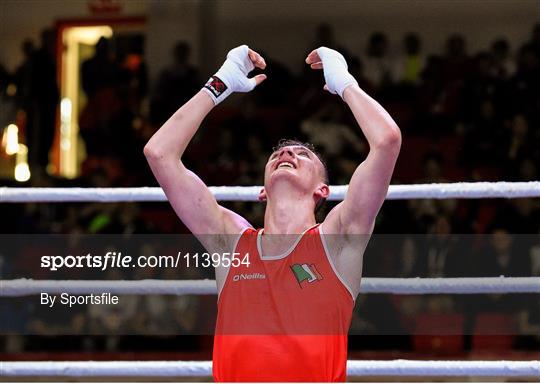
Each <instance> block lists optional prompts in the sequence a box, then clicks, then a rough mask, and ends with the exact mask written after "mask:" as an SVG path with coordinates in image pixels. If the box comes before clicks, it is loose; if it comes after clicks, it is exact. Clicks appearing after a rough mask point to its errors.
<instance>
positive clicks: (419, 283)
mask: <svg viewBox="0 0 540 384" xmlns="http://www.w3.org/2000/svg"><path fill="white" fill-rule="evenodd" d="M330 188H331V195H330V198H329V200H342V199H343V198H344V196H345V194H346V191H347V186H346V185H340V186H332V187H330ZM260 189H261V187H259V186H251V187H210V190H211V191H212V193H213V194H214V196H215V197H216V199H217V200H220V201H257V196H258V194H259V191H260ZM526 197H540V182H538V181H534V182H493V183H491V182H478V183H446V184H444V183H441V184H411V185H391V186H390V188H389V191H388V195H387V199H389V200H397V199H450V198H453V199H455V198H458V199H479V198H526ZM135 201H147V202H153V201H167V199H166V196H165V194H164V193H163V191H162V189H161V188H150V187H142V188H7V187H0V203H24V202H40V203H43V202H135ZM361 284H362V293H392V294H482V293H540V278H538V277H502V276H501V277H494V278H435V279H427V278H422V279H421V278H413V279H394V278H364V279H363V280H362V283H361ZM105 289H106V290H107V291H108V292H111V293H115V294H141V295H143V294H171V295H185V294H196V295H203V294H216V285H215V281H213V280H183V281H175V280H169V281H164V280H137V281H123V280H116V281H104V280H101V281H91V280H55V281H51V280H31V279H17V280H4V281H0V296H3V297H17V296H27V295H33V294H38V293H40V292H48V293H60V292H68V293H73V294H90V293H101V292H103V291H104V290H105ZM211 372H212V362H210V361H100V362H97V361H76V362H75V361H69V362H68V361H51V362H49V361H39V362H36V361H18V362H0V376H2V377H3V376H8V377H14V376H57V377H79V376H82V377H103V376H105V377H106V376H116V377H173V376H177V377H180V376H185V377H196V376H209V375H211ZM347 374H348V375H349V376H489V377H518V376H519V377H540V361H537V360H531V361H505V360H493V361H467V360H466V361H441V360H432V361H429V360H428V361H423V360H362V361H360V360H349V361H348V362H347Z"/></svg>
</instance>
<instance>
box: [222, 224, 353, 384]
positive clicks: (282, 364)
mask: <svg viewBox="0 0 540 384" xmlns="http://www.w3.org/2000/svg"><path fill="white" fill-rule="evenodd" d="M261 237H262V230H258V231H257V230H255V229H252V228H249V229H247V230H245V231H244V233H243V234H242V235H241V236H240V239H239V241H238V244H237V246H236V250H235V252H238V253H239V254H240V258H241V259H242V258H243V257H244V255H245V254H246V253H247V254H249V262H250V264H249V266H246V265H240V266H238V267H231V268H230V270H229V273H228V275H227V278H226V280H225V284H224V286H223V288H222V290H221V293H220V296H219V299H218V316H217V323H216V334H215V337H214V353H213V375H214V379H215V380H216V381H217V382H231V381H250V382H260V381H265V382H270V381H282V382H283V381H288V382H292V381H296V382H298V381H303V382H309V381H311V382H313V381H326V382H328V381H345V379H346V363H347V333H348V330H349V327H350V323H351V318H352V311H353V308H354V300H353V297H352V294H351V292H350V291H349V290H348V288H347V287H346V286H345V284H344V283H343V282H342V281H341V280H340V278H339V276H338V275H337V274H336V271H335V268H334V267H333V264H332V262H331V260H330V259H329V258H328V256H327V251H326V249H325V243H324V239H322V238H321V236H320V232H319V226H318V225H316V226H314V227H312V228H310V229H308V230H307V231H306V232H304V234H303V235H301V236H299V237H298V239H297V241H296V243H295V244H294V245H293V246H292V247H291V249H290V250H289V251H288V252H286V253H284V254H282V255H279V256H273V257H265V258H264V259H261V252H260V249H261V247H260V242H261Z"/></svg>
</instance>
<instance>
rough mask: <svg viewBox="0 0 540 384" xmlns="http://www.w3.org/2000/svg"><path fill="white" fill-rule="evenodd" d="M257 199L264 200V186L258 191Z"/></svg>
mask: <svg viewBox="0 0 540 384" xmlns="http://www.w3.org/2000/svg"><path fill="white" fill-rule="evenodd" d="M258 200H259V201H266V191H265V189H264V187H263V188H261V191H260V192H259V197H258Z"/></svg>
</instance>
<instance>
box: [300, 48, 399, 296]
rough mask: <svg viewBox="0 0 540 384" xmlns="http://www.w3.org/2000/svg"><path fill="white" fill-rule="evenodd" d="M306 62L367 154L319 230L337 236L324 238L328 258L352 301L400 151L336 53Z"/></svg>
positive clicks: (395, 132) (388, 122) (389, 125)
mask: <svg viewBox="0 0 540 384" xmlns="http://www.w3.org/2000/svg"><path fill="white" fill-rule="evenodd" d="M306 62H307V63H308V64H311V67H312V68H313V69H324V77H325V80H326V85H325V86H324V89H325V90H327V91H329V92H331V93H335V94H339V95H340V96H341V97H342V98H343V100H344V101H345V102H346V103H347V105H348V106H349V108H350V109H351V111H352V113H353V114H354V117H355V118H356V121H357V122H358V125H359V126H360V128H361V130H362V132H363V133H364V135H365V137H366V139H367V141H368V144H369V149H370V150H369V154H368V156H367V158H366V159H365V160H364V161H363V162H362V163H361V164H360V165H359V166H358V167H357V168H356V170H355V171H354V173H353V175H352V178H351V180H350V182H349V189H348V191H347V194H346V196H345V198H344V199H343V201H342V202H341V203H339V204H338V205H337V206H336V207H335V208H334V209H332V211H330V213H329V214H328V215H327V216H326V218H325V220H324V222H323V223H322V225H321V228H322V229H323V231H324V232H323V233H325V234H331V235H338V236H325V242H326V244H327V245H328V251H329V255H328V256H329V257H330V258H331V259H332V262H333V264H334V266H335V268H336V271H337V273H338V274H339V275H340V277H341V279H342V281H343V282H344V283H345V284H346V286H347V287H348V289H349V291H350V292H351V295H352V297H353V299H354V298H356V295H357V294H358V292H359V290H360V280H361V278H362V260H363V254H364V251H365V249H366V247H367V244H368V242H369V238H370V235H371V233H372V232H373V227H374V224H375V218H376V216H377V213H378V212H379V210H380V208H381V206H382V204H383V202H384V200H385V198H386V194H387V192H388V186H389V184H390V179H391V178H392V173H393V171H394V166H395V164H396V160H397V157H398V154H399V149H400V147H401V133H400V130H399V128H398V126H397V124H396V123H395V122H394V120H393V119H392V118H391V117H390V115H389V114H388V112H386V111H385V110H384V108H383V107H382V106H381V105H380V104H379V103H377V102H376V101H375V100H374V99H373V98H371V97H370V96H369V95H368V94H366V93H365V92H364V91H363V90H362V89H360V87H359V86H358V83H357V82H356V80H355V79H354V78H353V77H352V76H351V75H350V74H349V72H348V71H347V63H346V62H345V59H344V58H343V56H342V55H341V54H340V53H339V52H336V51H334V50H330V49H328V48H319V49H317V50H315V51H313V52H312V53H311V54H310V55H309V56H308V57H307V59H306Z"/></svg>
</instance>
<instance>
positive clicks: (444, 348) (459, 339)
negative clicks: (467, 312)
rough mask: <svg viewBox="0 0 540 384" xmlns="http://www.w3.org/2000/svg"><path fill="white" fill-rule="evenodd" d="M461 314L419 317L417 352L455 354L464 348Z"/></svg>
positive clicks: (415, 347)
mask: <svg viewBox="0 0 540 384" xmlns="http://www.w3.org/2000/svg"><path fill="white" fill-rule="evenodd" d="M463 325H464V317H463V315H461V314H457V313H449V314H434V315H432V314H426V315H420V316H418V318H417V321H416V326H415V331H414V338H413V345H414V350H415V351H417V352H430V353H434V352H435V353H440V354H455V353H459V352H461V351H462V350H463V345H464V339H463Z"/></svg>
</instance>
